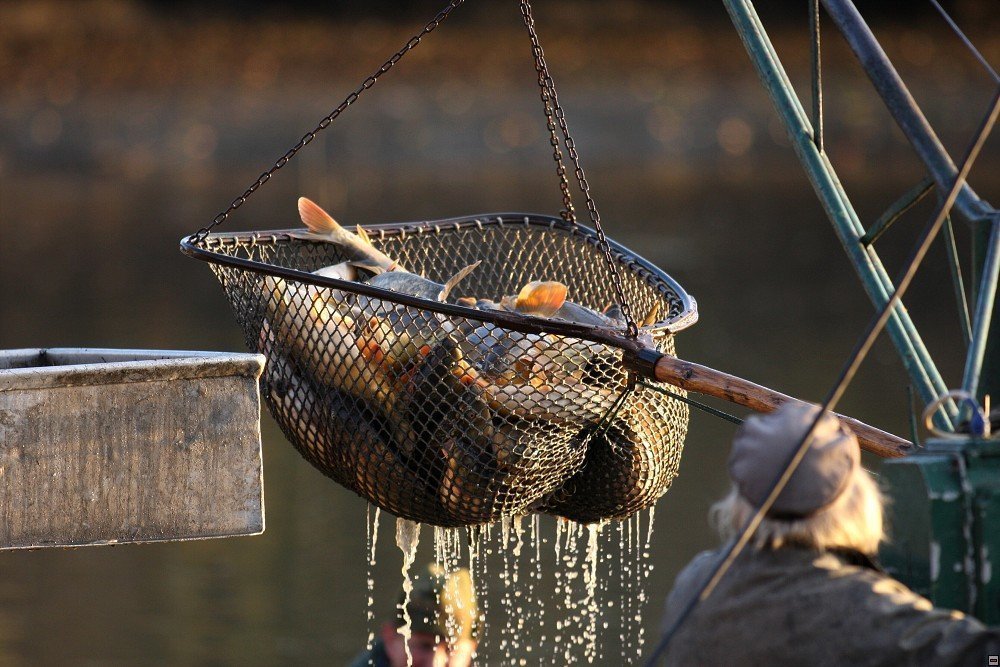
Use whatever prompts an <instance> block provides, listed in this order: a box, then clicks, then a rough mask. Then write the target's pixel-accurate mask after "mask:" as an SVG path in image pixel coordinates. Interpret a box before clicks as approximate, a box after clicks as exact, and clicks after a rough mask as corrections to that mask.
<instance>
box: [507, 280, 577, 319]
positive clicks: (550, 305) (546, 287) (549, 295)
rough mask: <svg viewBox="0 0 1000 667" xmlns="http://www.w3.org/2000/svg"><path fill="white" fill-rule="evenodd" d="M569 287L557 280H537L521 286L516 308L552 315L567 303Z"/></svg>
mask: <svg viewBox="0 0 1000 667" xmlns="http://www.w3.org/2000/svg"><path fill="white" fill-rule="evenodd" d="M568 292H569V288H568V287H566V285H563V284H562V283H560V282H556V281H544V282H543V281H540V280H535V281H533V282H530V283H528V284H527V285H525V286H524V287H522V288H521V292H520V293H519V294H518V295H517V301H516V302H515V308H516V309H517V310H518V311H520V312H522V313H528V314H531V315H538V316H540V317H552V316H553V315H555V314H556V312H557V311H558V310H559V309H560V308H562V305H563V304H564V303H566V294H567V293H568Z"/></svg>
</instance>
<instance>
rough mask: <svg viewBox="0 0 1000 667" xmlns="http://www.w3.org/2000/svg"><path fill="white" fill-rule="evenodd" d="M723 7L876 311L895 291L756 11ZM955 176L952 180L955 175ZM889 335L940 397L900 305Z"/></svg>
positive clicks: (742, 3)
mask: <svg viewBox="0 0 1000 667" xmlns="http://www.w3.org/2000/svg"><path fill="white" fill-rule="evenodd" d="M724 2H725V5H726V9H727V10H728V11H729V14H730V17H731V18H732V20H733V24H734V25H735V26H736V30H737V32H738V33H739V35H740V38H741V39H742V40H743V44H744V46H745V47H746V49H747V53H748V54H749V56H750V59H751V61H752V62H753V63H754V66H755V67H756V68H757V73H758V74H759V75H760V78H761V81H762V83H763V84H764V87H765V88H766V89H767V91H768V93H770V95H771V99H772V101H773V102H774V105H775V107H776V109H777V111H778V113H779V114H780V115H781V117H782V119H783V120H784V122H785V126H786V127H787V129H788V134H789V137H790V139H791V141H792V145H793V147H794V148H795V151H796V153H797V154H798V156H799V160H800V161H801V162H802V165H803V167H804V169H805V171H806V174H807V176H808V177H809V180H810V181H811V182H812V185H813V189H814V190H815V191H816V194H817V196H818V197H819V199H820V202H821V203H822V205H823V208H824V209H825V210H826V213H827V216H828V217H829V218H830V220H831V222H832V223H833V227H834V230H835V231H836V233H837V236H838V238H839V239H840V241H841V244H842V245H843V246H844V248H845V250H846V251H847V254H848V256H849V257H850V259H851V261H852V263H853V264H854V267H855V270H856V271H857V272H858V275H859V277H860V278H861V283H862V285H863V286H864V288H865V291H866V292H867V293H868V296H869V298H870V299H871V300H872V302H873V303H874V304H875V307H876V308H882V307H884V306H885V304H886V303H888V301H889V295H890V294H891V293H892V292H893V291H894V287H893V285H892V280H891V279H890V278H889V276H888V274H887V273H886V271H885V268H884V267H883V266H882V263H881V261H880V260H879V258H878V255H877V254H876V253H875V252H874V250H872V249H869V248H866V247H865V246H864V245H863V244H862V243H861V238H862V237H863V236H864V228H863V226H862V225H861V222H860V220H859V219H858V216H857V213H856V212H855V211H854V208H853V207H852V206H851V203H850V200H849V199H848V197H847V194H846V192H844V189H843V186H842V185H841V183H840V181H839V180H838V178H837V176H836V173H835V171H834V169H833V165H832V164H831V163H830V161H829V159H828V158H827V156H826V154H825V153H823V152H821V151H820V150H819V149H818V148H817V147H816V144H815V142H814V139H813V130H812V127H811V125H810V123H809V119H808V116H807V115H806V113H805V111H804V110H803V108H802V105H801V103H800V101H799V98H798V97H797V96H796V94H795V92H794V89H793V88H792V85H791V82H790V81H789V79H788V76H787V74H786V73H785V70H784V67H782V65H781V62H780V60H779V59H778V56H777V54H776V53H775V52H774V47H773V46H772V44H771V41H770V39H769V38H768V36H767V33H766V31H765V30H764V27H763V26H762V25H761V23H760V19H759V18H758V16H757V13H756V10H755V9H754V7H753V5H752V4H751V2H750V0H724ZM955 173H956V174H957V171H956V172H955ZM952 180H954V179H952ZM945 189H947V187H946V188H945ZM888 331H889V335H890V337H891V338H892V341H893V343H894V344H895V346H896V349H897V350H898V352H899V354H900V357H901V358H902V361H903V365H904V366H905V367H906V369H907V372H908V373H909V374H910V377H911V378H912V379H913V382H914V385H915V386H916V388H917V390H918V391H919V393H920V396H921V398H922V399H923V401H924V402H925V403H930V402H931V401H933V400H936V399H937V398H938V397H940V396H941V395H943V394H945V393H946V392H947V391H948V388H947V386H946V385H945V383H944V380H943V379H942V378H941V376H940V374H939V373H938V370H937V367H936V366H935V365H934V361H933V360H932V359H931V357H930V354H929V353H928V352H927V349H926V347H924V344H923V341H922V340H921V339H920V334H919V333H918V332H917V330H916V327H915V326H914V325H913V322H912V321H911V320H910V317H909V314H908V313H907V312H906V309H905V308H903V307H902V305H897V307H896V308H895V309H894V310H893V314H892V317H891V319H890V320H889V324H888ZM953 415H954V410H953V409H947V408H946V411H945V412H944V413H941V412H939V421H940V422H941V424H940V425H941V426H943V427H945V428H950V426H951V424H950V421H951V419H950V417H951V416H953Z"/></svg>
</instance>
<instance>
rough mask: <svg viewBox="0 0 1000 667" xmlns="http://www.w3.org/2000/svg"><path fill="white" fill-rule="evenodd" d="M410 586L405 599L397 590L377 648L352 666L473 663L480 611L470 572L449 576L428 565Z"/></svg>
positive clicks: (425, 666)
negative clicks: (394, 601)
mask: <svg viewBox="0 0 1000 667" xmlns="http://www.w3.org/2000/svg"><path fill="white" fill-rule="evenodd" d="M412 583H413V590H412V591H411V592H410V596H409V601H408V602H407V598H406V594H405V592H404V591H400V594H399V601H398V603H397V604H396V617H395V618H394V619H392V620H387V621H385V622H384V623H383V624H382V626H381V627H380V629H379V636H378V638H377V639H376V641H375V645H374V646H373V647H372V648H371V649H370V650H368V651H365V652H364V653H362V654H361V655H359V656H358V657H357V658H355V659H354V662H352V663H351V665H350V667H368V666H369V665H370V666H371V667H406V666H407V665H412V667H469V666H470V665H471V664H472V658H473V655H474V654H475V651H476V646H477V641H476V624H477V620H478V618H479V608H478V606H477V605H476V594H475V590H474V588H473V584H472V577H471V575H470V574H469V571H468V570H466V569H464V568H460V569H458V570H456V571H454V572H452V573H450V574H448V573H446V572H445V571H444V570H443V569H442V568H441V567H439V566H437V565H430V566H429V567H427V568H426V569H425V570H424V571H423V572H421V573H419V574H417V575H414V576H413V578H412ZM404 609H405V613H404ZM407 634H408V635H409V638H408V639H407V637H406V635H407ZM408 654H409V655H408Z"/></svg>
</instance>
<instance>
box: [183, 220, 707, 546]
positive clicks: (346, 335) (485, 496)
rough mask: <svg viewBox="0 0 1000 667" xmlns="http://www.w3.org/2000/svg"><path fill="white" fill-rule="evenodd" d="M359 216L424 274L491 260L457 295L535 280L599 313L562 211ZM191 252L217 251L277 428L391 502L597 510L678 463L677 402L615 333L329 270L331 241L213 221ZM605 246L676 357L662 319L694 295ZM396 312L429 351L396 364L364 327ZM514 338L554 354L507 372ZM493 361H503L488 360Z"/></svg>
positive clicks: (609, 293) (346, 481)
mask: <svg viewBox="0 0 1000 667" xmlns="http://www.w3.org/2000/svg"><path fill="white" fill-rule="evenodd" d="M367 229H368V232H369V235H370V237H371V239H372V242H373V243H374V244H375V245H376V247H378V248H379V249H380V250H382V251H383V252H385V253H386V254H387V255H389V256H390V257H394V258H396V259H397V260H398V261H399V262H400V263H401V264H402V265H404V266H406V268H407V269H408V270H409V271H412V272H414V273H420V274H422V275H424V276H426V277H428V278H431V279H434V280H440V281H442V282H443V281H444V280H445V279H446V278H448V277H449V276H450V275H452V274H454V273H455V272H456V271H458V270H459V269H460V268H461V267H463V266H466V265H468V264H470V263H472V262H475V261H478V260H480V259H483V260H488V261H484V262H483V263H482V264H481V265H480V266H479V267H477V269H476V270H474V271H473V272H472V273H471V274H470V275H469V276H468V277H467V278H465V279H464V280H463V281H462V282H461V283H460V284H459V285H458V286H457V287H456V291H455V293H454V296H456V297H463V296H469V297H481V296H483V295H503V294H512V293H517V291H518V290H519V289H520V287H521V286H523V285H524V284H525V283H527V282H529V281H531V280H533V279H535V278H538V277H545V278H546V279H551V280H558V281H561V282H564V283H565V284H567V285H568V286H569V288H570V291H569V293H570V294H571V295H572V296H573V299H574V301H576V302H578V303H580V304H582V305H585V306H589V307H591V308H594V309H602V308H603V307H604V306H606V305H607V304H608V303H609V302H613V301H614V299H615V295H614V291H613V290H612V287H611V285H612V280H611V275H610V269H609V267H608V265H607V263H606V261H605V255H604V252H603V250H602V248H601V247H600V244H599V242H598V240H597V237H596V235H595V234H594V233H593V232H592V231H590V230H589V229H587V228H585V227H583V226H580V225H573V224H570V223H567V222H565V221H563V220H560V219H559V218H550V217H545V216H522V215H517V216H490V217H486V218H470V219H465V220H451V221H446V222H427V223H418V224H406V225H381V226H377V227H369V228H367ZM189 251H190V252H192V253H193V254H195V255H196V256H200V257H201V258H203V259H208V260H209V261H211V262H212V269H213V271H214V272H215V273H216V275H217V277H218V278H219V280H220V281H221V282H222V285H223V287H224V288H225V291H226V294H227V296H228V298H229V300H230V302H231V304H232V306H233V310H234V312H235V314H236V317H237V319H238V320H239V323H240V325H241V326H242V328H243V333H244V336H245V339H246V343H247V346H248V347H249V348H250V349H252V350H254V351H256V352H260V353H262V354H264V355H265V356H266V357H267V359H268V362H267V365H266V368H265V371H264V375H263V377H262V379H261V388H262V392H261V393H262V395H263V396H264V399H265V401H266V403H267V405H268V407H269V409H270V411H271V414H272V415H273V416H274V418H275V420H276V421H277V422H278V424H279V426H280V427H281V429H282V430H283V431H284V433H285V435H286V436H287V437H288V439H289V440H290V441H291V442H292V443H293V444H294V445H295V447H296V448H297V449H298V450H299V452H301V454H302V455H303V456H304V457H305V458H306V459H307V460H309V462H310V463H312V464H313V465H315V466H316V467H317V468H319V469H320V470H322V471H323V472H324V473H325V474H327V475H329V476H330V477H332V478H333V479H335V480H336V481H337V482H339V483H340V484H343V485H344V486H346V487H347V488H349V489H351V490H353V491H355V492H356V493H358V494H360V495H362V496H364V497H365V498H367V499H369V500H370V501H371V502H373V503H375V504H376V505H378V506H380V507H382V508H384V509H386V510H388V511H390V512H392V513H393V514H396V515H398V516H402V517H405V518H408V519H413V520H416V521H423V522H427V523H432V524H436V525H442V526H455V525H469V524H477V523H484V522H489V521H493V520H495V519H497V518H498V517H500V516H501V515H516V514H524V513H526V512H528V511H532V510H538V509H544V510H545V511H549V512H553V513H556V514H560V515H563V516H566V517H569V518H573V519H577V520H581V521H593V520H597V519H601V518H610V517H617V516H626V515H629V514H632V513H633V512H635V511H637V510H639V509H642V508H645V507H648V506H649V505H650V504H652V502H653V501H655V499H656V498H658V497H659V496H660V495H662V494H663V493H664V492H665V491H666V489H667V487H668V486H669V484H670V481H671V480H672V479H673V477H674V476H675V474H676V472H677V465H678V462H679V459H680V454H681V448H682V446H683V441H684V436H685V434H686V431H687V420H688V412H687V406H686V405H684V404H683V403H681V402H679V401H676V400H672V399H671V398H670V397H668V396H664V395H663V394H658V393H655V392H648V390H643V389H642V388H641V387H635V386H634V385H633V383H632V382H631V378H630V377H629V374H628V373H627V372H626V371H625V369H624V368H623V366H622V364H621V355H622V353H621V350H619V349H617V348H615V347H614V346H612V345H608V344H605V343H599V342H594V341H592V340H587V339H586V338H584V337H583V336H580V337H572V336H568V335H565V334H564V333H551V332H558V331H560V330H563V331H565V330H567V329H568V330H569V331H571V332H572V331H574V330H575V329H574V327H573V325H570V324H569V323H561V322H555V321H552V322H542V323H541V324H542V325H543V326H542V329H543V330H544V329H549V330H550V332H545V333H531V327H525V326H524V324H525V323H526V322H527V321H528V319H529V318H519V317H514V316H511V315H507V314H504V313H493V312H488V311H480V310H475V309H473V308H466V307H461V306H455V305H452V304H445V303H440V302H432V301H428V300H424V299H419V298H417V297H409V298H407V297H404V296H402V295H399V294H395V293H392V292H386V291H384V290H378V289H377V288H373V287H370V286H367V285H362V284H359V283H350V282H342V281H336V280H333V279H328V278H323V277H321V276H317V275H314V274H311V273H310V272H311V271H315V270H318V269H321V268H323V267H326V266H330V265H334V264H337V263H339V262H341V261H343V260H344V259H345V258H344V256H343V255H342V254H341V252H342V251H341V248H340V247H339V246H337V245H335V244H332V243H325V242H321V241H311V240H307V239H302V238H298V237H297V236H296V235H295V234H294V233H288V232H259V233H237V234H211V235H209V236H207V237H206V238H204V239H203V240H202V241H200V242H199V243H198V244H197V245H192V246H191V247H190V248H189ZM613 256H614V258H615V260H616V262H617V263H618V264H619V266H620V268H622V269H623V273H622V284H623V286H624V289H625V291H626V293H627V295H628V297H629V298H630V300H631V301H632V303H634V304H635V305H636V307H637V308H638V310H639V311H640V312H651V311H654V310H655V311H658V312H659V313H660V314H661V315H660V320H659V321H658V322H657V323H656V324H654V325H651V326H648V327H644V328H643V335H644V336H648V337H649V338H648V340H649V341H650V342H651V343H652V344H654V345H655V347H656V348H657V349H658V350H660V351H662V352H668V353H673V352H674V338H673V332H674V331H676V330H678V329H679V328H682V327H683V326H686V325H687V324H688V323H690V321H691V320H692V319H693V303H692V301H691V299H690V297H688V296H687V295H686V294H685V293H684V291H683V290H682V289H681V288H680V287H679V286H678V285H677V284H676V283H675V282H674V281H673V280H671V279H670V277H669V276H667V275H666V274H665V273H663V272H662V271H660V270H658V269H657V268H656V267H654V266H652V265H651V264H649V263H647V262H646V261H645V260H642V259H641V258H639V257H636V256H635V255H632V254H631V253H628V251H626V250H625V249H624V248H621V247H620V246H615V252H614V254H613ZM328 281H331V282H333V283H334V284H335V285H336V286H331V285H329V284H328V285H324V284H322V283H325V282H328ZM359 290H364V291H366V292H368V293H367V294H361V293H359ZM401 299H402V300H405V301H408V302H409V303H401ZM414 303H416V304H418V305H412V304H414ZM401 316H404V317H406V318H407V319H408V320H409V321H411V322H416V323H418V326H419V328H420V334H421V336H422V340H423V341H424V343H425V345H426V348H429V349H425V350H423V351H422V353H421V354H418V355H415V358H414V359H413V360H412V361H411V362H409V363H407V364H403V365H400V364H398V363H397V364H390V363H389V361H388V360H386V359H382V360H379V359H378V358H377V357H371V358H369V357H366V356H365V355H364V353H363V352H364V350H363V347H364V341H365V337H366V335H368V333H370V332H371V331H373V329H372V328H371V325H377V324H378V323H380V322H385V321H390V320H398V319H399V318H400V317H401ZM491 319H492V320H493V321H490V320H491ZM519 320H522V321H519ZM498 321H499V322H500V323H497V322H498ZM512 327H519V328H523V329H527V331H518V330H516V329H514V328H512ZM536 329H537V327H536ZM576 329H586V328H585V327H579V326H577V327H576ZM374 331H377V329H374ZM366 332H368V333H366ZM470 339H471V340H473V341H476V343H477V344H472V343H470V342H469V341H470ZM526 346H530V349H531V350H532V354H533V357H534V359H536V360H541V361H542V363H545V364H548V367H543V368H526V369H519V368H517V367H516V366H517V361H518V359H517V354H518V350H519V349H521V348H525V347H526ZM484 350H486V351H488V352H489V353H492V354H495V355H496V358H495V359H485V358H484V357H485V356H486V355H485V354H484V353H483V351H484ZM503 353H507V355H508V358H506V359H505V358H503ZM549 362H551V363H549ZM491 363H492V364H493V365H494V366H499V367H500V368H501V372H499V373H498V374H496V375H491V374H490V373H489V372H487V371H488V370H489V364H491Z"/></svg>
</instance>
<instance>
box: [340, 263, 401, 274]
mask: <svg viewBox="0 0 1000 667" xmlns="http://www.w3.org/2000/svg"><path fill="white" fill-rule="evenodd" d="M347 263H348V264H350V265H351V266H353V267H354V268H356V269H362V270H364V271H367V272H368V273H374V274H375V275H376V276H377V275H378V274H380V273H386V272H387V271H392V269H391V268H390V269H387V268H385V267H384V266H382V265H381V264H379V263H378V262H376V261H375V260H364V259H356V260H352V261H350V262H347Z"/></svg>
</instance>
